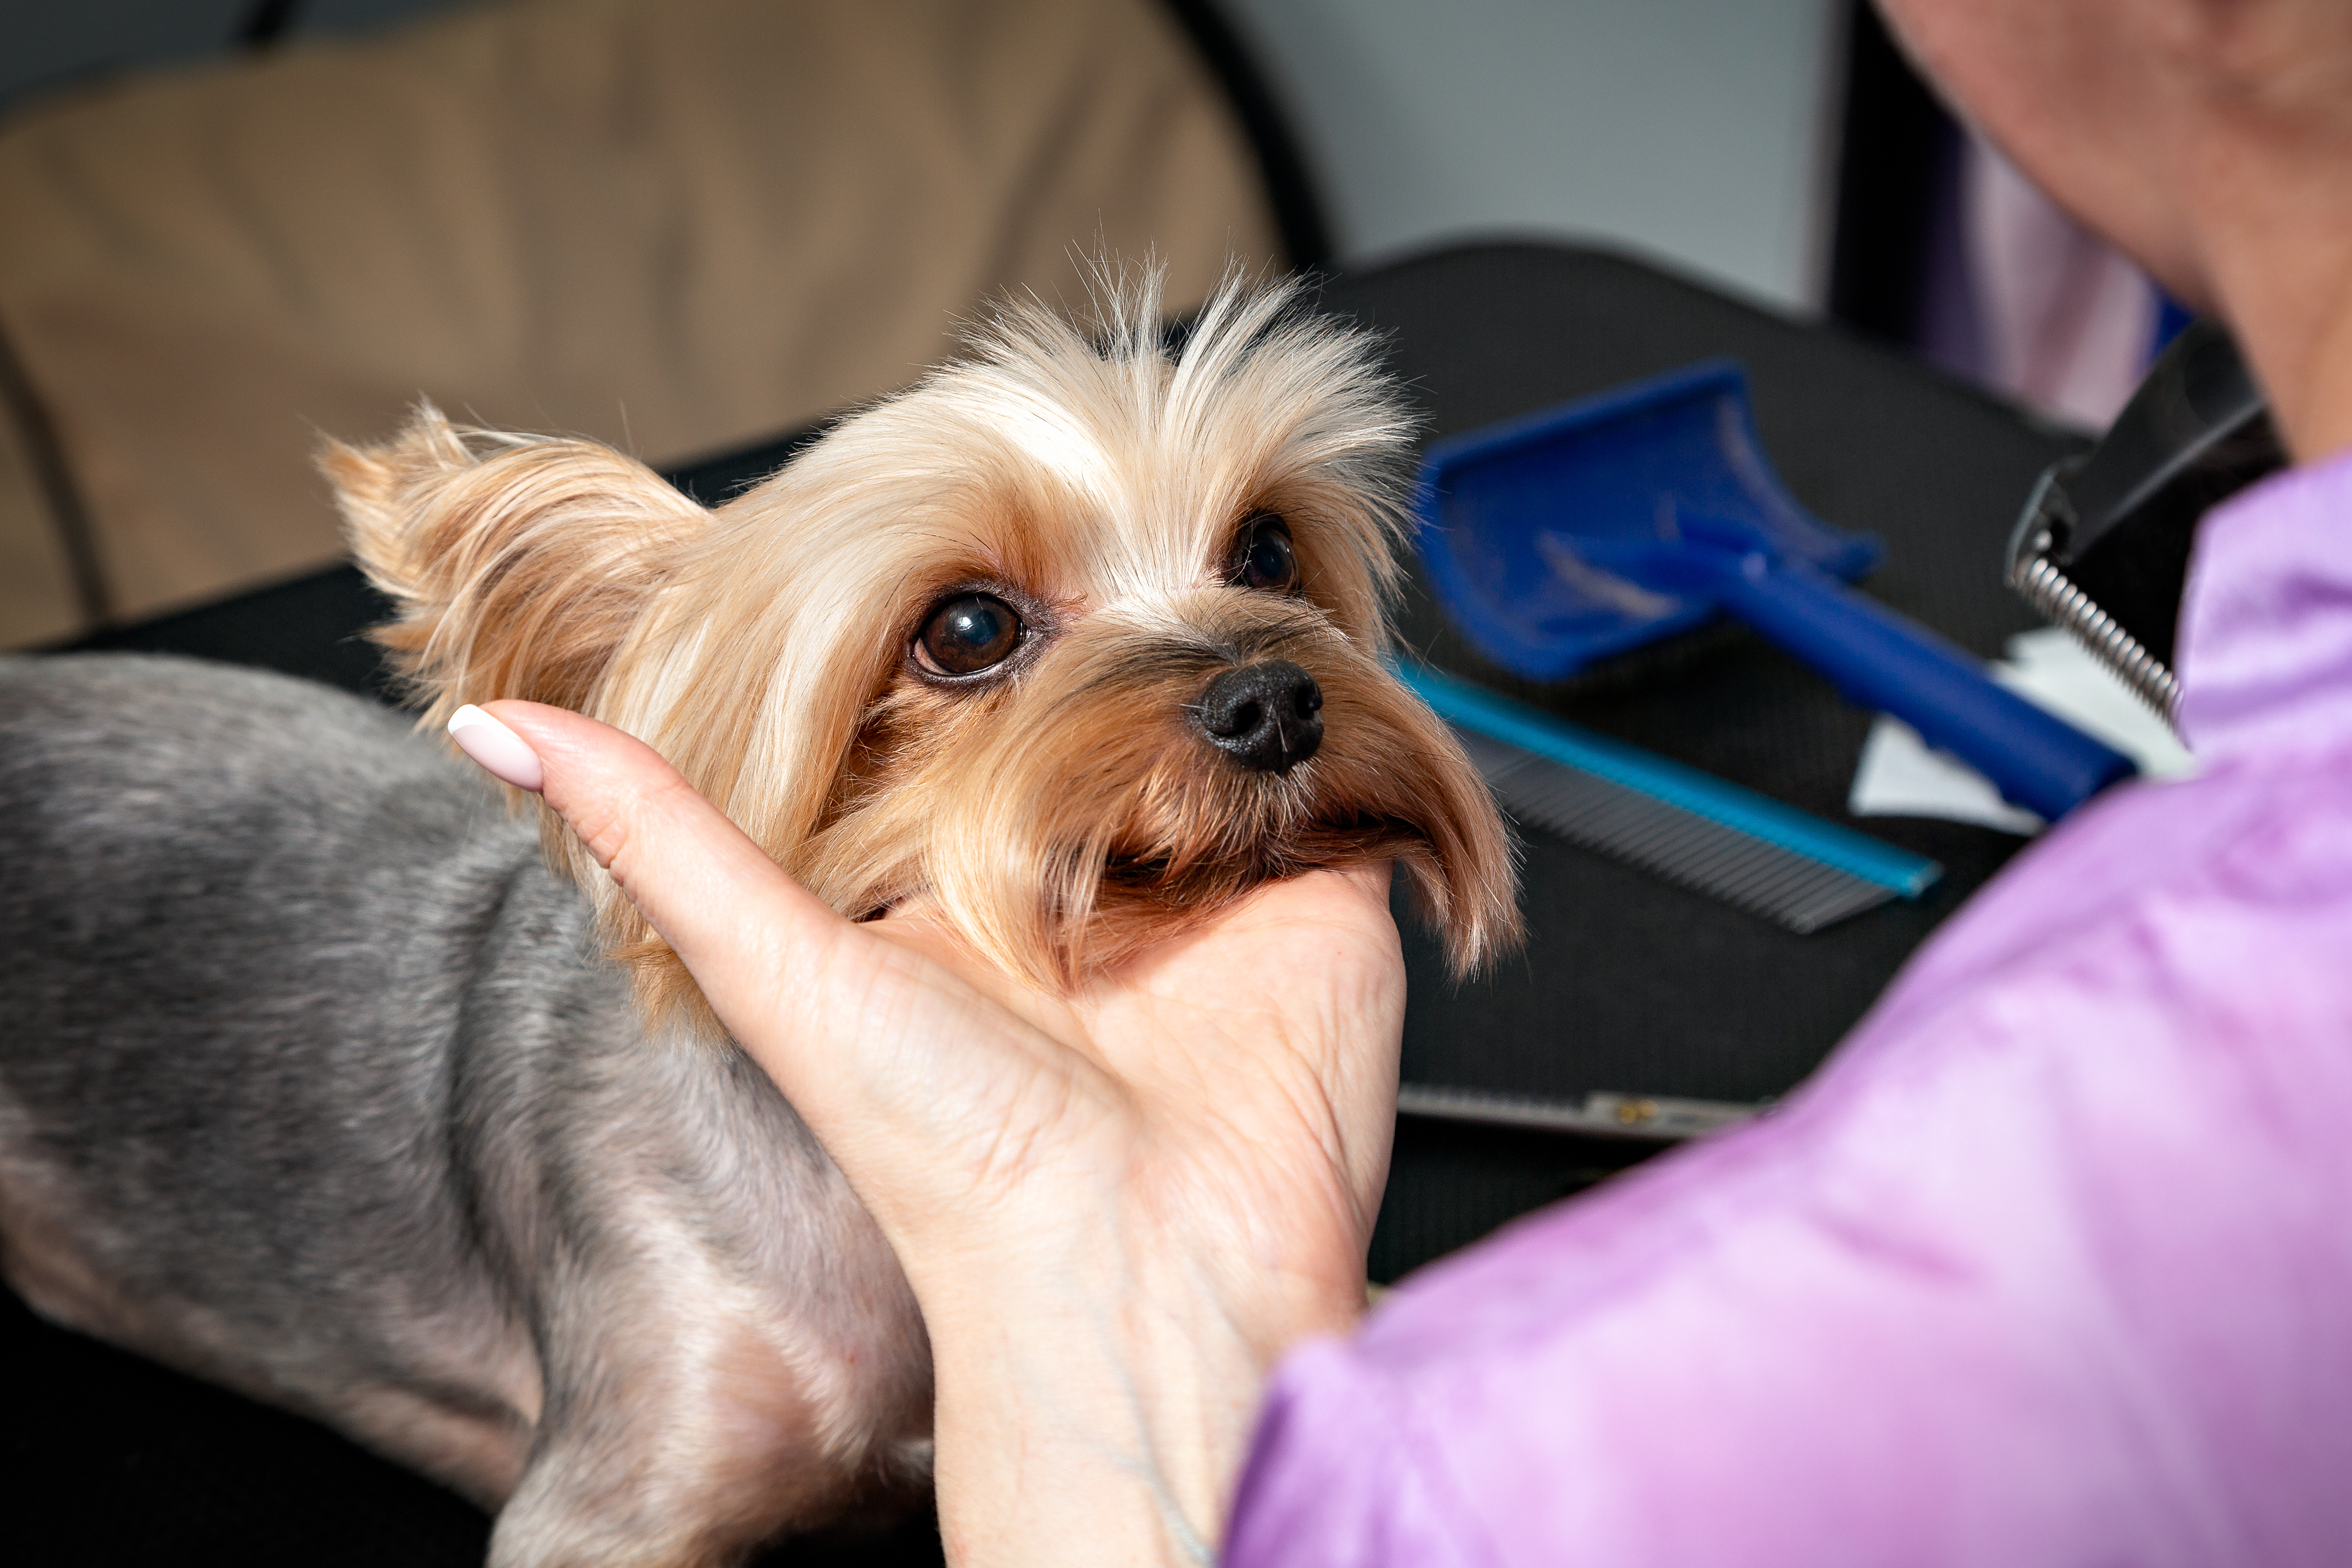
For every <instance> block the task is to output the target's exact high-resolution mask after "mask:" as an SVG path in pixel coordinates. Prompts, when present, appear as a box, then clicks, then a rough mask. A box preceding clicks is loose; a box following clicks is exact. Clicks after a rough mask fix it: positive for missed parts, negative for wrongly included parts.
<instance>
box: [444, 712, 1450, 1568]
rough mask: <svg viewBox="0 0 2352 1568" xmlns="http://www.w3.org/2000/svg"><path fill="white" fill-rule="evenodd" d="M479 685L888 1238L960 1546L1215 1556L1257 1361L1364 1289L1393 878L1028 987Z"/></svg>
mask: <svg viewBox="0 0 2352 1568" xmlns="http://www.w3.org/2000/svg"><path fill="white" fill-rule="evenodd" d="M491 706H492V708H493V709H494V710H495V716H496V717H497V718H499V720H500V721H501V722H503V723H504V724H505V725H507V726H509V727H510V728H511V729H512V730H513V731H514V732H516V733H517V734H519V735H520V736H521V737H523V739H524V740H525V741H526V742H528V744H529V747H530V750H531V751H532V752H533V753H535V754H536V756H537V758H538V763H539V767H540V768H541V769H542V770H543V779H542V780H540V782H543V788H544V793H545V796H546V799H547V800H548V802H549V804H550V805H551V806H553V807H554V808H555V810H557V811H558V812H560V813H561V814H562V816H563V818H564V820H565V821H567V822H569V823H570V824H571V825H572V830H573V831H574V832H576V833H577V834H579V836H580V838H581V840H582V841H583V843H585V844H586V845H587V847H588V848H589V850H590V851H591V852H593V854H594V856H595V858H596V860H597V862H598V863H600V864H601V865H603V866H604V868H605V870H606V871H607V872H608V873H611V874H612V876H613V877H614V881H615V882H616V883H618V885H620V886H621V888H622V889H623V890H624V891H625V892H626V893H627V894H629V896H630V897H631V898H632V899H633V900H635V903H636V904H637V906H638V907H639V908H640V909H641V910H642V911H643V912H644V913H645V915H646V918H647V919H648V920H650V921H651V922H652V924H653V925H654V927H655V928H656V930H658V931H659V932H660V933H661V934H662V936H663V937H664V938H665V939H667V941H668V942H669V943H670V944H671V946H674V947H675V948H676V949H677V952H678V954H679V956H681V957H682V958H683V959H684V960H685V962H686V965H687V967H688V970H689V971H690V972H691V973H692V974H693V975H694V977H695V979H696V981H697V982H698V984H699V985H700V986H701V988H702V990H703V993H704V995H705V996H706V997H707V998H709V1001H710V1004H711V1006H712V1008H713V1009H714V1010H715V1011H716V1012H717V1013H718V1015H719V1019H721V1021H723V1022H724V1023H725V1024H726V1025H727V1027H728V1028H729V1030H730V1031H732V1032H733V1034H734V1036H735V1038H736V1039H737V1040H739V1041H740V1042H741V1044H742V1046H743V1048H744V1049H745V1050H746V1051H748V1052H749V1053H750V1054H751V1056H752V1058H753V1059H754V1060H755V1061H758V1062H759V1063H760V1064H761V1066H762V1067H763V1068H764V1069H765V1070H766V1071H768V1072H769V1074H770V1075H771V1076H772V1077H773V1078H774V1079H775V1081H776V1082H777V1084H778V1086H779V1087H780V1088H781V1089H782V1091H783V1092H784V1093H785V1094H786V1096H787V1097H789V1098H790V1099H791V1100H792V1102H793V1104H794V1106H795V1107H796V1108H797V1109H798V1110H799V1111H800V1113H801V1114H802V1115H803V1118H804V1119H805V1120H806V1121H807V1122H808V1124H809V1125H810V1127H811V1128H812V1129H813V1130H814V1132H815V1133H816V1135H817V1137H818V1138H819V1139H820V1140H821V1141H822V1142H823V1143H824V1145H825V1147H826V1149H827V1150H828V1152H830V1153H831V1154H832V1155H833V1157H834V1159H835V1163H836V1164H838V1165H839V1166H840V1167H841V1169H842V1171H843V1173H844V1174H845V1176H847V1177H848V1179H849V1181H850V1183H851V1185H852V1186H854V1187H855V1188H856V1191H857V1193H858V1195H859V1197H861V1198H862V1199H863V1200H864V1201H865V1203H866V1206H867V1207H868V1208H869V1209H871V1210H872V1212H873V1214H874V1216H875V1218H876V1219H877V1222H879V1224H880V1225H881V1226H882V1228H883V1231H884V1233H885V1234H886V1235H887V1236H888V1237H889V1239H890V1241H891V1243H892V1245H893V1246H894V1248H896V1249H897V1251H898V1257H899V1260H900V1262H901V1264H902V1265H903V1266H904V1267H905V1268H906V1270H907V1273H908V1280H909V1281H910V1282H911V1283H912V1285H913V1287H914V1290H915V1293H916V1297H917V1299H918V1301H920V1303H921V1305H922V1308H923V1312H924V1318H925V1322H926V1324H927V1325H928V1327H929V1332H930V1335H931V1343H932V1350H933V1354H934V1358H935V1364H936V1370H937V1377H938V1388H939V1404H938V1409H937V1428H936V1435H937V1443H938V1448H937V1470H938V1482H939V1498H940V1527H941V1531H942V1532H943V1534H944V1536H945V1538H946V1540H947V1543H948V1550H949V1555H950V1560H951V1561H953V1562H956V1563H971V1564H978V1563H1020V1564H1024V1565H1030V1564H1048V1563H1055V1562H1062V1561H1067V1562H1073V1563H1076V1562H1084V1563H1104V1562H1161V1561H1170V1562H1181V1561H1187V1560H1190V1561H1202V1562H1205V1561H1208V1560H1209V1559H1210V1558H1211V1557H1212V1556H1213V1547H1214V1543H1215V1542H1216V1541H1217V1539H1218V1536H1219V1533H1220V1530H1221V1527H1222V1521H1223V1509H1224V1506H1225V1503H1226V1501H1227V1498H1228V1493H1229V1490H1230V1488H1231V1486H1232V1483H1233V1479H1234V1471H1235V1469H1236V1468H1237V1466H1238V1464H1239V1461H1240V1458H1241V1453H1242V1448H1243V1445H1244V1442H1245V1441H1246V1440H1247V1437H1248V1434H1249V1429H1250V1425H1251V1422H1252V1420H1253V1419H1254V1417H1255V1411H1256V1407H1257V1403H1258V1396H1259V1393H1260V1390H1261V1387H1262V1385H1263V1382H1264V1378H1265V1373H1266V1372H1267V1370H1268V1369H1269V1368H1270V1367H1271V1366H1272V1364H1273V1363H1274V1361H1275V1360H1276V1358H1277V1357H1278V1356H1279V1355H1280V1354H1282V1352H1283V1351H1284V1350H1285V1349H1286V1347H1287V1346H1288V1345H1290V1344H1291V1343H1294V1342H1296V1341H1297V1340H1298V1339H1299V1338H1301V1337H1304V1336H1306V1335H1309V1334H1314V1333H1338V1332H1341V1331H1343V1330H1345V1329H1346V1328H1347V1327H1348V1326H1349V1324H1350V1323H1351V1322H1353V1321H1354V1318H1355V1316H1356V1315H1357V1313H1358V1312H1360V1309H1361V1306H1362V1302H1363V1289H1364V1271H1363V1263H1364V1254H1365V1249H1366V1246H1367V1244H1368V1242H1369V1239H1370V1230H1371V1224H1372V1218H1373V1216H1374V1214H1375V1212H1376V1210H1377V1207H1378V1205H1379V1202H1380V1195H1381V1186H1382V1184H1383V1183H1384V1181H1385V1179H1386V1175H1387V1169H1388V1157H1389V1145H1390V1137H1391V1131H1392V1127H1393V1117H1394V1111H1395V1091H1396V1065H1397V1045H1398V1040H1399V1037H1400V1034H1401V1031H1402V1019H1403V1003H1404V975H1403V964H1402V956H1401V954H1400V952H1399V948H1398V943H1397V936H1396V929H1395V925H1394V924H1393V922H1392V921H1391V918H1390V915H1389V911H1388V899H1387V886H1388V872H1387V868H1386V867H1385V866H1378V867H1365V868H1359V869H1357V870H1353V871H1349V872H1344V873H1328V872H1327V873H1314V874H1311V875H1308V876H1304V877H1299V878H1297V879H1294V880H1292V881H1289V882H1286V883H1278V884H1276V885H1273V886H1269V887H1266V888H1264V889H1261V890H1260V891H1259V892H1257V893H1256V894H1253V895H1252V896H1251V897H1249V898H1248V899H1246V900H1244V902H1243V903H1241V904H1239V905H1237V906H1236V907H1235V908H1234V909H1233V910H1231V911H1229V912H1227V913H1226V914H1224V915H1221V916H1220V917H1218V918H1217V919H1216V920H1215V921H1213V922H1212V923H1211V924H1209V925H1205V926H1202V927H1201V928H1199V929H1197V930H1195V931H1192V932H1191V933H1188V934H1186V935H1184V936H1180V937H1177V938H1175V939H1173V940H1171V941H1170V942H1168V943H1166V944H1163V945H1162V946H1160V947H1158V948H1156V949H1154V950H1152V951H1150V952H1148V953H1146V954H1144V955H1143V956H1141V957H1139V959H1137V960H1136V961H1134V962H1133V963H1131V964H1130V965H1129V966H1128V967H1125V968H1123V969H1122V970H1121V971H1120V972H1118V974H1117V975H1115V976H1113V977H1108V978H1107V979H1103V980H1099V981H1097V982H1096V983H1093V984H1091V985H1089V986H1088V987H1087V988H1085V989H1083V990H1081V991H1079V992H1077V993H1076V994H1075V995H1071V996H1067V997H1062V996H1048V995H1045V994H1042V993H1040V992H1037V991H1034V990H1031V989H1029V988H1025V987H1023V986H1021V985H1019V984H1018V983H1016V982H1014V981H1013V980H1011V979H1009V978H1008V977H1004V976H1003V975H1002V974H1000V973H998V972H996V971H994V970H992V969H990V968H988V967H985V966H982V965H980V964H977V963H976V962H974V961H973V960H972V959H971V958H970V957H969V956H967V955H966V954H965V953H963V952H962V950H961V948H960V947H959V946H958V945H957V944H956V943H955V942H954V941H953V939H952V938H951V937H950V936H949V935H948V934H947V933H946V932H945V931H944V930H943V929H942V928H941V927H940V925H938V924H937V923H936V922H934V921H932V920H931V919H929V917H928V916H927V915H926V914H925V913H924V912H923V911H922V910H921V909H920V908H919V907H918V908H914V909H910V910H908V911H904V912H900V913H898V914H896V915H893V916H892V917H890V918H888V919H886V920H882V921H877V922H871V923H867V924H864V925H857V924H853V923H851V922H849V921H846V920H844V919H843V918H842V917H841V916H839V915H836V914H835V913H834V911H833V910H831V909H830V908H828V907H826V906H825V905H824V904H821V903H819V902H818V901H817V900H816V899H815V898H814V896H812V895H811V894H808V893H807V892H806V891H805V890H803V888H802V887H800V886H799V884H797V883H794V882H793V880H792V879H791V878H790V877H789V876H787V875H786V874H785V873H783V872H782V870H780V869H779V868H778V867H777V866H776V865H775V863H774V862H772V861H770V860H769V859H768V857H767V856H766V855H765V854H764V853H763V852H761V850H760V849H759V847H758V846H757V845H755V844H753V843H752V842H751V840H750V839H748V838H746V837H745V836H744V835H743V834H742V833H741V832H740V831H738V830H737V829H736V828H735V827H734V826H733V825H732V824H731V823H730V822H729V821H727V820H726V819H725V818H724V817H722V816H720V815H719V812H718V811H716V810H714V809H713V808H711V807H710V806H709V804H708V803H706V802H705V801H703V800H701V799H700V797H698V796H697V795H696V794H694V792H693V791H692V790H691V789H688V786H687V785H686V782H685V781H684V780H683V779H680V778H679V777H678V775H677V773H676V771H675V770H673V769H672V768H670V767H669V766H668V765H667V763H666V762H664V761H663V760H662V759H661V758H659V757H657V756H656V754H655V753H654V752H653V751H652V750H650V749H649V748H647V747H645V746H644V745H642V744H640V743H639V742H637V741H635V740H633V739H631V738H629V737H626V736H624V735H622V734H621V733H620V732H618V731H616V730H613V729H609V728H607V727H604V726H603V725H600V724H597V723H595V722H593V720H589V719H585V718H583V717H581V716H578V715H575V714H571V713H567V712H564V711H563V710H562V709H557V708H550V707H543V706H539V705H537V704H532V703H521V702H501V703H497V704H494V705H491ZM479 738H480V737H479V736H478V735H477V736H475V737H474V742H472V743H468V749H469V750H474V751H475V753H476V755H477V756H483V755H485V753H484V751H483V750H482V749H478V742H479ZM488 760H490V761H492V762H495V760H496V758H489V759H488ZM510 781H515V782H524V783H527V784H528V783H530V782H533V780H530V779H510Z"/></svg>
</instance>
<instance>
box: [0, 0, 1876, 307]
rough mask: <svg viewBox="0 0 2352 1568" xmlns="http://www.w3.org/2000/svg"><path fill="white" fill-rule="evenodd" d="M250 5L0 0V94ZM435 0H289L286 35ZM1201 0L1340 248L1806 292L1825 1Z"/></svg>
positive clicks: (1819, 219)
mask: <svg viewBox="0 0 2352 1568" xmlns="http://www.w3.org/2000/svg"><path fill="white" fill-rule="evenodd" d="M252 3H253V0H0V99H5V97H6V96H7V95H8V94H9V93H10V92H11V91H13V90H15V89H18V88H22V87H29V86H31V85H34V84H36V83H40V82H47V81H53V80H56V79H58V78H61V77H66V76H69V75H73V74H79V73H83V72H88V71H90V70H95V69H101V68H105V67H107V66H110V65H114V64H120V63H123V62H126V61H130V60H156V59H167V58H174V57H188V56H192V55H200V54H204V53H207V52H209V51H211V50H213V49H215V48H217V47H220V46H221V45H223V44H224V43H226V41H227V40H228V39H229V38H230V37H232V36H233V35H234V33H235V31H236V26H237V24H238V23H239V22H240V21H241V20H242V19H243V18H244V17H245V16H246V15H247V13H248V12H249V10H250V9H251V6H252ZM449 3H450V0H309V3H308V4H307V5H305V6H304V7H303V13H302V19H301V21H300V22H299V24H298V26H297V28H296V31H297V32H345V31H353V30H359V29H363V28H365V27H368V26H375V25H381V24H383V23H384V22H387V21H391V20H394V19H396V18H398V17H400V16H405V15H409V14H413V13H415V12H417V11H423V10H429V9H436V8H438V6H440V5H446V4H449ZM834 3H835V4H843V5H850V4H855V3H856V0H834ZM1217 3H1218V4H1220V5H1222V6H1223V10H1224V11H1225V13H1226V15H1227V16H1230V17H1231V19H1232V20H1233V22H1234V26H1235V27H1236V29H1237V30H1238V31H1239V32H1240V33H1241V34H1242V35H1243V37H1244V41H1245V42H1247V43H1249V44H1250V45H1251V46H1252V47H1253V50H1254V52H1255V54H1256V56H1257V57H1258V58H1259V59H1260V61H1261V62H1262V63H1263V64H1264V66H1265V70H1266V74H1267V76H1268V77H1269V78H1271V80H1272V83H1273V85H1274V86H1275V88H1276V90H1277V91H1279V92H1280V93H1281V94H1282V96H1283V98H1284V99H1285V100H1286V104H1287V105H1288V107H1289V109H1290V111H1291V117H1292V119H1293V120H1294V121H1295V123H1296V124H1297V129H1298V131H1299V135H1300V139H1301V141H1303V142H1304V143H1305V146H1306V152H1307V156H1308V158H1309V161H1310V162H1311V163H1312V164H1313V166H1314V168H1315V171H1316V172H1317V173H1318V176H1319V183H1320V184H1321V185H1322V187H1323V190H1324V192H1325V193H1326V197H1327V201H1328V206H1329V209H1330V214H1331V217H1332V220H1333V227H1334V229H1335V231H1336V234H1335V236H1334V237H1335V239H1336V240H1337V242H1338V245H1339V249H1340V252H1341V255H1342V256H1343V258H1345V259H1348V260H1355V261H1360V260H1366V259H1375V258H1378V257H1380V256H1387V255H1394V254H1396V253H1398V252H1401V251H1404V250H1410V249H1415V248H1419V247H1422V246H1427V245H1430V244H1433V243H1435V242H1438V241H1441V240H1444V239H1446V238H1449V237H1454V236H1458V235H1466V234H1479V233H1485V234H1491V233H1496V232H1498V231H1503V232H1517V233H1535V234H1544V235H1565V236H1571V237H1583V238H1592V237H1598V238H1602V239H1608V240H1614V241H1616V242H1619V243H1621V244H1624V245H1627V246H1633V247H1634V248H1637V249H1640V250H1644V251H1648V252H1651V253H1654V254H1655V255H1657V256H1662V257H1664V258H1667V259H1668V260H1670V261H1673V262H1675V263H1676V264H1678V265H1680V266H1682V267H1685V268H1687V269H1689V270H1692V271H1695V272H1697V273H1699V274H1701V275H1703V276H1705V277H1710V278H1712V279H1714V280H1716V281H1717V282H1721V283H1727V284H1729V285H1731V286H1732V287H1736V288H1740V289H1744V290H1746V291H1748V292H1749V293H1752V294H1755V295H1758V296H1760V297H1761V298H1766V299H1769V300H1772V301H1774V302H1777V303H1780V304H1783V305H1790V306H1796V307H1800V308H1803V307H1808V306H1811V305H1813V304H1816V303H1817V302H1818V301H1819V300H1820V298H1821V297H1822V277H1821V269H1822V257H1823V256H1824V254H1825V251H1826V246H1825V236H1826V232H1827V217H1826V212H1827V200H1828V194H1829V183H1830V182H1829V171H1830V170H1831V169H1832V166H1833V165H1834V162H1835V148H1834V144H1833V141H1832V128H1833V125H1834V120H1833V117H1832V115H1831V114H1829V113H1828V112H1827V110H1828V105H1829V100H1830V99H1832V97H1833V96H1834V94H1835V91H1836V89H1837V87H1838V85H1839V84H1838V80H1837V78H1838V75H1839V70H1838V62H1837V61H1836V60H1835V58H1834V50H1833V49H1832V47H1831V46H1832V39H1833V37H1834V36H1835V33H1836V31H1837V28H1836V26H1835V25H1834V24H1835V22H1836V21H1837V19H1839V18H1841V17H1842V16H1843V4H1844V0H1443V3H1438V0H1217Z"/></svg>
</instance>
